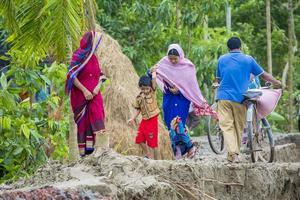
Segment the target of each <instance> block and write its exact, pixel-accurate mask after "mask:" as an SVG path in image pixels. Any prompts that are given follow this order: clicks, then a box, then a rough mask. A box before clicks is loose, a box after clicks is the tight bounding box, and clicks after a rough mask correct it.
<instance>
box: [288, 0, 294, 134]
mask: <svg viewBox="0 0 300 200" xmlns="http://www.w3.org/2000/svg"><path fill="white" fill-rule="evenodd" d="M288 13H289V18H288V38H289V54H288V63H289V71H288V93H289V105H288V113H289V126H288V131H289V132H292V131H293V129H294V126H293V125H294V124H293V121H294V119H293V118H294V106H293V103H294V99H293V73H294V67H293V61H294V52H293V44H294V33H295V24H294V13H293V0H289V1H288Z"/></svg>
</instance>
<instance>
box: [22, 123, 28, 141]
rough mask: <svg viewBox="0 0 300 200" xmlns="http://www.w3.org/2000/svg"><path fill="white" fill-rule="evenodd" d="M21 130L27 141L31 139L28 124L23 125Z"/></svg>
mask: <svg viewBox="0 0 300 200" xmlns="http://www.w3.org/2000/svg"><path fill="white" fill-rule="evenodd" d="M21 130H22V132H23V134H24V136H25V137H26V138H27V139H29V136H30V130H29V128H28V126H27V125H26V124H22V125H21Z"/></svg>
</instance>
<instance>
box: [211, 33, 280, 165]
mask: <svg viewBox="0 0 300 200" xmlns="http://www.w3.org/2000/svg"><path fill="white" fill-rule="evenodd" d="M227 47H228V49H229V53H227V54H225V55H222V56H221V57H220V58H219V60H218V65H217V70H216V80H215V82H216V83H219V85H220V86H219V88H218V90H217V98H216V99H217V102H218V108H217V113H218V117H219V124H220V128H221V129H222V131H223V133H224V141H225V146H226V149H227V152H228V155H227V160H228V161H230V162H239V158H238V155H239V153H240V145H241V135H242V132H243V128H244V125H245V119H246V106H245V105H243V104H242V101H243V100H244V96H243V94H244V93H245V92H246V91H247V89H248V85H249V82H250V75H251V74H253V75H254V76H259V75H260V77H261V78H262V79H264V80H265V81H269V82H271V83H273V84H274V85H279V86H280V85H281V82H280V81H278V80H276V79H275V78H274V77H273V76H272V75H270V74H269V73H267V72H265V71H264V70H263V69H262V67H261V66H259V65H258V64H257V62H256V61H255V59H254V58H252V57H251V56H249V55H245V54H244V53H242V51H241V40H240V39H239V38H237V37H232V38H230V39H229V40H228V42H227Z"/></svg>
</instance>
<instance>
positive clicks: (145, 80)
mask: <svg viewBox="0 0 300 200" xmlns="http://www.w3.org/2000/svg"><path fill="white" fill-rule="evenodd" d="M142 86H149V87H151V86H152V83H151V78H150V77H149V76H146V75H144V76H141V78H140V80H139V87H142Z"/></svg>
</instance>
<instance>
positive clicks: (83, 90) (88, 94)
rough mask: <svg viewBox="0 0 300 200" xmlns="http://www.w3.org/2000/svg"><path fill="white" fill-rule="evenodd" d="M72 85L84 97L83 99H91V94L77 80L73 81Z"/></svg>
mask: <svg viewBox="0 0 300 200" xmlns="http://www.w3.org/2000/svg"><path fill="white" fill-rule="evenodd" d="M74 85H75V86H76V87H77V88H78V89H79V90H81V92H82V93H83V95H84V97H85V99H86V100H91V99H93V94H92V93H91V92H90V91H89V90H88V89H86V87H84V85H82V84H81V83H80V81H79V80H78V79H77V78H75V79H74Z"/></svg>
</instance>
